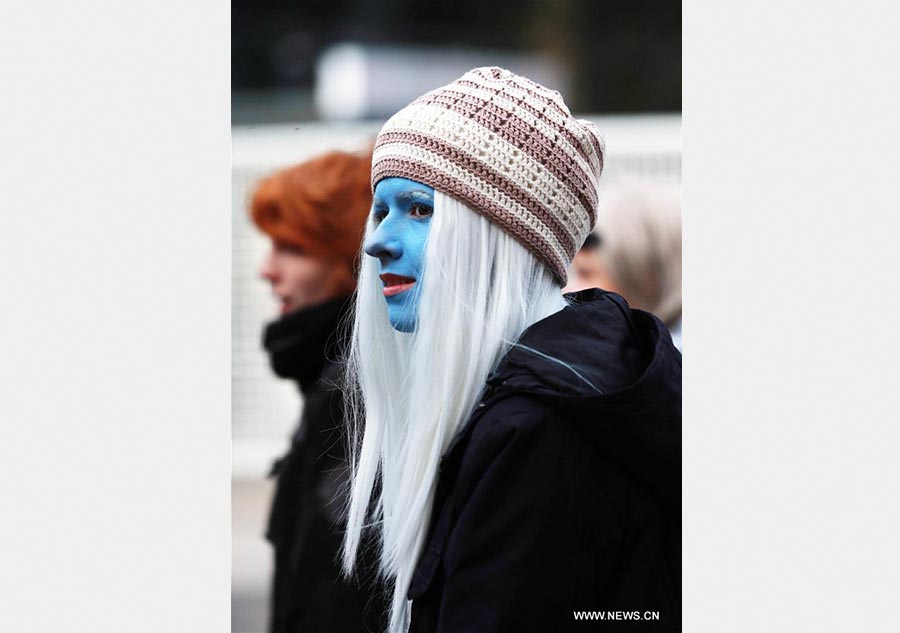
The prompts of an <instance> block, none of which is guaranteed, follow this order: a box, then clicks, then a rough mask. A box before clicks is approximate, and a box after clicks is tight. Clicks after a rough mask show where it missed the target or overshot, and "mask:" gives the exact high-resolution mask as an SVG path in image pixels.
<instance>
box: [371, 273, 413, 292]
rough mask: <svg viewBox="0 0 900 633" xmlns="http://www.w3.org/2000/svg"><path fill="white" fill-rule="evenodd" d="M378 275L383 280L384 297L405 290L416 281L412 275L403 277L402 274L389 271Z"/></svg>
mask: <svg viewBox="0 0 900 633" xmlns="http://www.w3.org/2000/svg"><path fill="white" fill-rule="evenodd" d="M379 277H380V278H381V281H383V282H384V290H383V292H384V296H385V297H393V296H394V295H397V294H400V293H401V292H406V291H407V290H409V289H410V288H412V287H413V286H414V285H415V283H416V280H415V279H413V278H412V277H403V276H402V275H392V274H390V273H385V274H383V275H379Z"/></svg>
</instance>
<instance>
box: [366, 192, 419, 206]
mask: <svg viewBox="0 0 900 633" xmlns="http://www.w3.org/2000/svg"><path fill="white" fill-rule="evenodd" d="M397 199H398V200H399V201H400V202H412V201H418V202H427V203H429V204H434V201H433V199H432V195H431V194H430V193H429V192H427V191H423V190H421V189H414V190H412V191H403V192H400V193H398V194H397ZM386 206H387V204H386V203H385V202H384V201H383V200H381V198H378V197H377V196H376V197H375V198H374V199H373V200H372V207H373V208H375V207H386Z"/></svg>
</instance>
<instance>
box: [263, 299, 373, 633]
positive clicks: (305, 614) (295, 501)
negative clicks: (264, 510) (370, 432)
mask: <svg viewBox="0 0 900 633" xmlns="http://www.w3.org/2000/svg"><path fill="white" fill-rule="evenodd" d="M351 306H352V299H350V300H348V299H347V298H343V299H338V300H335V301H331V302H328V303H325V304H322V305H318V306H315V307H312V308H308V309H305V310H301V311H298V312H294V313H292V314H288V315H286V316H284V317H282V318H281V319H279V320H278V321H275V322H273V323H271V324H270V325H269V326H268V327H267V328H266V331H265V335H264V338H263V344H264V346H265V348H266V350H267V351H268V352H269V357H270V362H271V365H272V369H273V370H274V371H275V373H276V374H278V375H279V376H280V377H282V378H288V379H291V380H295V381H296V382H297V383H298V385H299V387H300V390H301V392H302V393H303V400H304V403H303V417H302V419H301V421H300V424H299V426H298V427H297V430H296V431H295V433H294V435H293V438H292V441H291V448H290V450H289V451H288V452H287V454H286V455H285V456H284V457H282V458H281V459H279V460H278V461H277V462H276V463H275V464H274V466H273V469H272V473H271V476H273V477H277V478H278V481H277V485H276V488H275V498H274V500H273V502H272V509H271V513H270V515H269V524H268V529H267V531H266V537H267V538H268V540H269V541H270V542H271V543H272V545H273V547H274V550H275V560H274V578H273V580H272V589H271V608H270V618H269V632H270V633H314V632H316V631H323V632H324V631H327V632H329V633H360V632H361V631H372V632H373V633H380V632H382V631H384V630H385V627H386V626H387V619H386V615H385V614H386V610H387V603H386V596H385V595H384V587H383V585H382V583H381V582H379V581H377V580H376V579H375V577H374V573H372V572H374V566H375V561H374V558H371V557H370V558H366V559H364V560H363V561H361V563H360V572H359V574H358V578H356V579H355V580H352V581H347V580H345V579H343V578H342V577H341V573H340V567H339V565H338V563H337V561H336V559H337V557H338V554H339V551H340V547H341V541H342V537H343V529H344V521H343V517H342V516H341V508H342V507H343V503H344V498H343V497H342V494H345V491H344V487H345V486H346V482H347V478H348V468H347V457H346V455H345V452H344V442H343V441H342V433H343V432H344V411H343V398H342V395H341V391H340V389H339V384H338V379H339V370H338V365H337V364H336V362H335V360H336V359H337V357H338V356H339V353H340V347H341V345H342V341H341V340H340V339H339V338H338V337H337V333H336V330H337V328H338V324H339V322H341V321H342V320H343V319H344V317H345V316H346V314H347V312H348V310H350V308H351ZM367 571H368V572H369V573H366V572H367Z"/></svg>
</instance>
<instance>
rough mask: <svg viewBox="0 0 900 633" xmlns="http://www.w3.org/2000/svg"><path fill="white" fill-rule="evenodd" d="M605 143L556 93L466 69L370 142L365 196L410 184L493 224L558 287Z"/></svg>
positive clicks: (582, 227)
mask: <svg viewBox="0 0 900 633" xmlns="http://www.w3.org/2000/svg"><path fill="white" fill-rule="evenodd" d="M603 152H604V144H603V139H602V138H601V137H600V133H599V131H598V130H597V128H596V126H594V124H592V123H590V122H589V121H585V120H581V119H575V118H574V117H573V116H572V114H571V113H570V112H569V108H567V107H566V104H565V103H564V102H563V99H562V96H561V95H560V94H559V93H558V92H557V91H555V90H549V89H547V88H545V87H543V86H540V85H538V84H536V83H534V82H533V81H531V80H529V79H526V78H525V77H521V76H519V75H516V74H514V73H512V72H510V71H508V70H505V69H503V68H496V67H485V68H475V69H473V70H470V71H469V72H467V73H466V74H465V75H463V76H462V77H460V78H459V79H457V80H456V81H453V82H452V83H449V84H447V85H446V86H444V87H442V88H438V89H436V90H432V91H431V92H428V93H426V94H424V95H422V96H421V97H419V98H418V99H416V100H415V101H413V102H412V103H411V104H409V105H408V106H406V107H405V108H403V109H402V110H400V111H399V112H398V113H397V114H395V115H394V116H392V117H391V118H390V119H389V120H388V121H387V123H385V125H384V127H383V128H382V129H381V132H380V133H379V134H378V138H377V139H376V141H375V153H374V155H373V158H372V188H373V190H374V188H375V185H377V184H378V182H379V181H380V180H382V179H384V178H390V177H400V178H409V179H410V180H415V181H417V182H421V183H423V184H426V185H428V186H430V187H433V188H434V189H437V190H438V191H441V192H443V193H446V194H448V195H450V196H452V197H454V198H456V199H457V200H460V201H461V202H463V203H465V204H466V205H467V206H469V207H470V208H472V209H473V210H474V211H476V212H478V213H481V214H482V215H484V216H486V217H487V218H488V219H489V220H491V221H492V222H494V223H496V224H497V225H498V226H500V227H501V228H502V229H503V230H505V231H506V232H507V233H509V234H511V235H512V236H513V237H514V238H515V239H516V240H518V241H519V242H520V243H521V244H523V245H524V246H525V247H526V248H527V249H528V250H530V251H531V252H532V253H534V255H535V256H536V257H537V258H538V259H539V260H540V261H541V262H543V263H544V264H546V265H547V266H548V267H549V269H550V270H551V271H552V272H553V274H554V276H555V277H556V279H557V281H559V283H560V285H565V283H566V276H567V269H568V267H569V264H571V263H572V259H573V258H574V257H575V253H576V252H577V251H578V249H579V248H580V247H581V245H582V243H583V242H584V240H585V238H586V237H587V235H588V233H590V231H591V229H592V228H593V226H594V220H595V217H596V209H597V180H598V178H599V177H600V171H601V170H602V169H603Z"/></svg>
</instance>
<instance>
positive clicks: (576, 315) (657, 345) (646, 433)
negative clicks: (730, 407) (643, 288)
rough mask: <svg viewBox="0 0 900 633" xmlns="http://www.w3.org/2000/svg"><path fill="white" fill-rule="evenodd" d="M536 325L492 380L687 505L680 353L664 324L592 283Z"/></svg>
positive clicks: (665, 496) (666, 497)
mask: <svg viewBox="0 0 900 633" xmlns="http://www.w3.org/2000/svg"><path fill="white" fill-rule="evenodd" d="M566 298H567V299H568V300H569V301H570V302H571V305H569V306H568V307H566V308H564V309H563V310H560V311H559V312H557V313H556V314H553V315H551V316H549V317H547V318H546V319H543V320H541V321H539V322H538V323H535V324H534V325H532V326H531V327H530V328H528V329H527V330H526V331H525V332H524V333H523V335H522V336H521V337H520V338H519V341H518V344H517V345H516V346H515V347H513V348H512V349H511V350H510V351H509V352H508V353H507V354H506V356H505V357H504V358H503V360H502V361H501V362H500V364H499V366H498V367H497V369H496V371H494V372H493V373H492V374H491V376H490V377H489V379H488V385H489V389H491V390H512V391H514V392H519V393H523V394H528V395H530V396H532V397H535V398H538V399H540V400H541V401H544V402H545V403H546V404H547V405H548V406H550V407H552V408H554V409H556V410H558V411H560V412H561V413H563V414H564V415H565V417H566V418H568V419H570V420H572V421H573V423H574V424H576V425H577V426H578V427H579V428H580V430H581V431H582V432H583V433H584V434H585V435H587V436H589V437H590V438H591V439H592V440H593V441H594V442H595V443H596V444H597V446H598V447H599V448H600V450H602V451H603V452H605V453H606V454H608V455H609V456H610V457H611V458H613V459H615V460H616V461H618V462H620V464H621V465H622V466H623V467H625V468H626V469H628V470H629V471H630V472H632V474H633V475H634V476H635V477H636V478H637V479H638V480H639V481H641V482H642V483H643V484H644V485H645V486H647V487H648V488H649V489H650V490H651V491H652V492H653V493H654V494H656V495H657V496H659V497H660V498H661V499H662V500H663V501H664V502H665V503H666V504H667V505H671V506H676V507H680V504H681V353H680V352H679V351H678V350H677V349H676V348H675V346H674V345H673V343H672V338H671V336H670V334H669V332H668V330H667V329H666V327H665V326H664V325H663V324H662V322H661V321H660V320H659V319H658V318H657V317H655V316H654V315H652V314H650V313H649V312H644V311H643V310H636V309H632V308H630V307H629V306H628V304H627V303H626V302H625V299H623V298H622V297H621V296H620V295H618V294H615V293H612V292H607V291H604V290H599V289H597V288H593V289H590V290H583V291H581V292H578V293H571V294H568V295H566Z"/></svg>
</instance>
